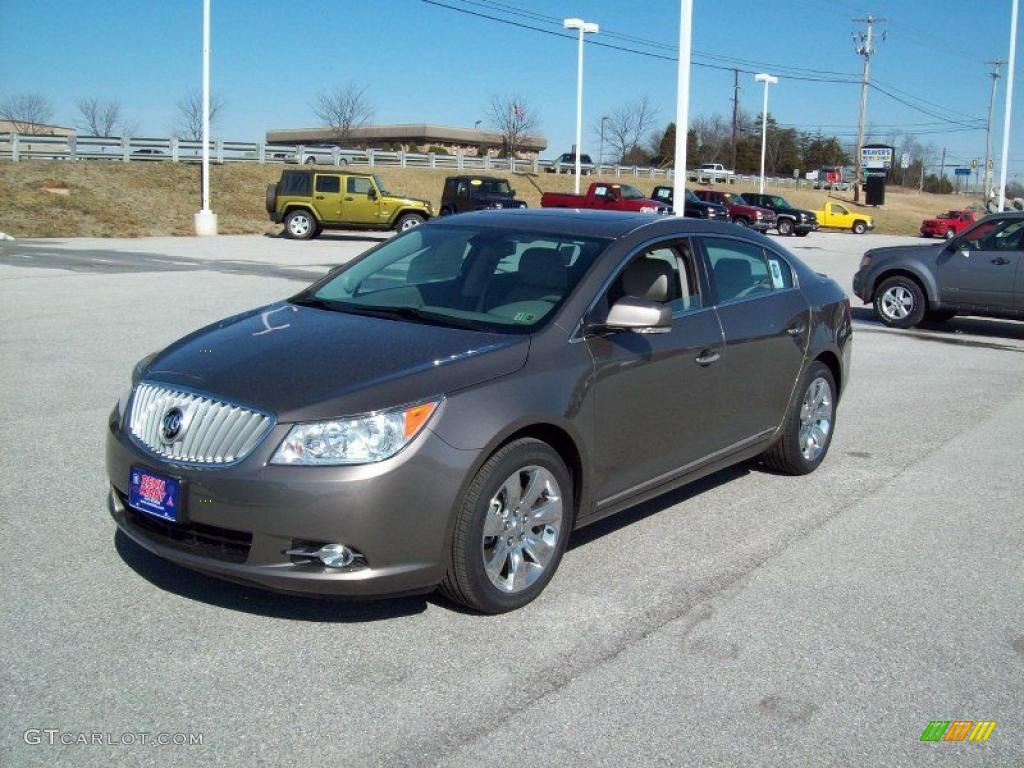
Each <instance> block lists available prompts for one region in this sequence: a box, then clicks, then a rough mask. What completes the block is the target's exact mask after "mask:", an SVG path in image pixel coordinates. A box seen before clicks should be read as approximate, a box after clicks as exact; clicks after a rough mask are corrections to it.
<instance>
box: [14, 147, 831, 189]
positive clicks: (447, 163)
mask: <svg viewBox="0 0 1024 768" xmlns="http://www.w3.org/2000/svg"><path fill="white" fill-rule="evenodd" d="M202 149H203V143H202V141H191V140H188V139H176V138H145V137H140V138H136V137H129V136H124V137H119V136H76V135H74V134H72V135H70V136H47V135H35V134H19V133H0V160H4V159H5V160H11V161H13V162H20V161H22V160H65V161H71V162H78V161H83V160H89V161H112V162H125V163H128V162H172V163H198V162H200V160H201V157H202ZM310 158H312V160H313V162H315V163H317V164H319V165H333V166H336V167H341V166H346V165H360V166H367V167H370V168H374V167H383V168H388V167H391V168H439V169H446V170H454V171H480V170H483V171H512V172H514V173H541V172H547V173H563V174H571V173H574V172H575V167H574V165H572V164H569V163H556V162H555V161H553V160H541V159H539V158H534V159H532V160H520V159H515V160H512V159H509V158H500V157H490V156H488V155H483V156H478V155H467V154H465V153H463V152H459V153H456V154H454V155H442V154H435V153H433V152H430V153H422V152H402V151H398V152H391V151H385V150H380V149H341V148H338V147H333V148H324V147H306V146H301V145H300V146H287V145H275V144H264V143H262V142H246V141H225V140H223V139H217V140H215V141H211V142H210V161H211V162H213V163H217V164H224V163H259V164H270V163H298V162H300V161H301V162H303V163H305V162H307V161H309V159H310ZM582 169H583V172H584V173H585V174H587V175H593V174H597V175H602V176H615V177H616V178H645V179H647V178H649V179H665V180H666V181H668V180H671V179H672V177H673V175H674V174H673V171H672V169H671V168H653V167H644V166H626V165H611V164H605V163H602V164H585V165H583V166H582ZM687 178H688V179H690V180H692V181H696V182H698V183H714V182H715V181H718V182H721V183H725V184H735V183H752V182H756V181H757V180H758V178H759V177H757V176H751V175H745V174H732V175H729V176H727V177H724V178H723V177H722V175H721V173H718V174H712V173H704V174H702V173H699V172H698V171H696V170H691V171H688V172H687ZM765 182H766V183H767V184H768V185H770V186H774V187H791V188H792V187H808V186H810V185H811V182H809V181H806V180H804V179H794V178H787V177H769V178H766V179H765Z"/></svg>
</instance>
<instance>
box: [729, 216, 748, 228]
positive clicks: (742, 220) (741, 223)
mask: <svg viewBox="0 0 1024 768" xmlns="http://www.w3.org/2000/svg"><path fill="white" fill-rule="evenodd" d="M732 223H733V224H738V225H739V226H741V227H749V226H750V222H749V221H747V220H746V219H745V218H743V217H742V216H737V217H736V218H734V219H733V220H732Z"/></svg>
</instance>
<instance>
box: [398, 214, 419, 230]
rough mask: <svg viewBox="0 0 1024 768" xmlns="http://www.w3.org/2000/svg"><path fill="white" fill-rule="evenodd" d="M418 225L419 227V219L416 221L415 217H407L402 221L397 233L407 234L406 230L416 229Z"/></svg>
mask: <svg viewBox="0 0 1024 768" xmlns="http://www.w3.org/2000/svg"><path fill="white" fill-rule="evenodd" d="M419 225H420V220H419V219H417V218H416V217H415V216H409V217H407V218H405V219H403V221H402V225H401V227H400V228H399V231H401V232H407V231H408V230H410V229H412V228H413V227H418V226H419Z"/></svg>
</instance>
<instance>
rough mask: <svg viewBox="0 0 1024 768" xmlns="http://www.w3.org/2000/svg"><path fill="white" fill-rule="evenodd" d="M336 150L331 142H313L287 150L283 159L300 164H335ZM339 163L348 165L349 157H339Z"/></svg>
mask: <svg viewBox="0 0 1024 768" xmlns="http://www.w3.org/2000/svg"><path fill="white" fill-rule="evenodd" d="M300 150H301V151H300ZM334 150H335V147H334V146H332V145H330V144H311V145H310V146H308V147H298V148H296V149H295V150H292V151H290V152H286V153H285V154H284V157H283V158H281V159H283V160H284V161H285V162H286V163H293V164H294V163H298V164H299V165H334ZM277 154H280V153H277ZM338 165H348V158H346V157H339V158H338Z"/></svg>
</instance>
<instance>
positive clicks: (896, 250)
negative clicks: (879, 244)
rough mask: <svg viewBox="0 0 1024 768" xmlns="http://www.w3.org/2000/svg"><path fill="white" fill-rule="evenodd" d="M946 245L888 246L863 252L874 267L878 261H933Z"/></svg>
mask: <svg viewBox="0 0 1024 768" xmlns="http://www.w3.org/2000/svg"><path fill="white" fill-rule="evenodd" d="M947 245H948V243H929V244H927V245H889V246H885V247H883V248H872V249H871V250H869V251H867V252H865V254H864V255H865V256H870V257H871V264H872V266H874V265H875V264H878V263H879V262H880V261H891V260H893V259H919V260H922V259H923V260H929V261H931V260H934V259H935V258H936V257H937V256H938V255H939V254H940V253H942V251H943V249H944V248H945V247H946V246H947Z"/></svg>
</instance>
